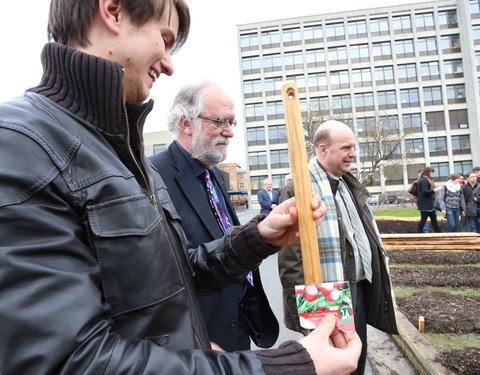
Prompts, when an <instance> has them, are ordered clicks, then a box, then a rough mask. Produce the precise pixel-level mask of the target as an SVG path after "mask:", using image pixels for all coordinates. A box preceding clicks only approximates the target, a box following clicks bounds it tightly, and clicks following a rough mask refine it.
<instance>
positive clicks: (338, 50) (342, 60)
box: [328, 47, 347, 64]
mask: <svg viewBox="0 0 480 375" xmlns="http://www.w3.org/2000/svg"><path fill="white" fill-rule="evenodd" d="M328 61H329V62H330V64H346V62H347V49H346V47H334V48H329V49H328Z"/></svg>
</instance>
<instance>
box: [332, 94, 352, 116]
mask: <svg viewBox="0 0 480 375" xmlns="http://www.w3.org/2000/svg"><path fill="white" fill-rule="evenodd" d="M332 109H333V110H334V111H336V112H351V111H352V100H351V99H350V95H349V94H347V95H334V96H332Z"/></svg>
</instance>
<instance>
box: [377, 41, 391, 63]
mask: <svg viewBox="0 0 480 375" xmlns="http://www.w3.org/2000/svg"><path fill="white" fill-rule="evenodd" d="M372 49H373V58H374V59H375V60H390V59H391V58H392V49H391V48H390V42H381V43H373V48H372Z"/></svg>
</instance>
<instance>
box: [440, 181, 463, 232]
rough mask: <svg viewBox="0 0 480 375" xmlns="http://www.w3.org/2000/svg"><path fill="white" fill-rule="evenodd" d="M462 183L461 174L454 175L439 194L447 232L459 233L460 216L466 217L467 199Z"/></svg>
mask: <svg viewBox="0 0 480 375" xmlns="http://www.w3.org/2000/svg"><path fill="white" fill-rule="evenodd" d="M460 181H461V177H460V174H458V173H452V174H451V175H450V178H449V179H448V181H447V183H446V184H445V185H444V186H443V187H442V188H441V189H440V191H439V193H438V197H437V200H438V202H439V204H440V209H441V211H442V214H443V215H444V216H445V217H446V218H447V232H458V225H459V222H460V216H464V215H465V212H464V211H465V198H464V196H463V190H462V185H461V183H460Z"/></svg>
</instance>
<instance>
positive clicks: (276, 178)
mask: <svg viewBox="0 0 480 375" xmlns="http://www.w3.org/2000/svg"><path fill="white" fill-rule="evenodd" d="M286 176H287V175H286V174H273V175H272V186H273V188H274V189H277V188H280V187H282V186H283V185H285V177H286Z"/></svg>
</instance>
